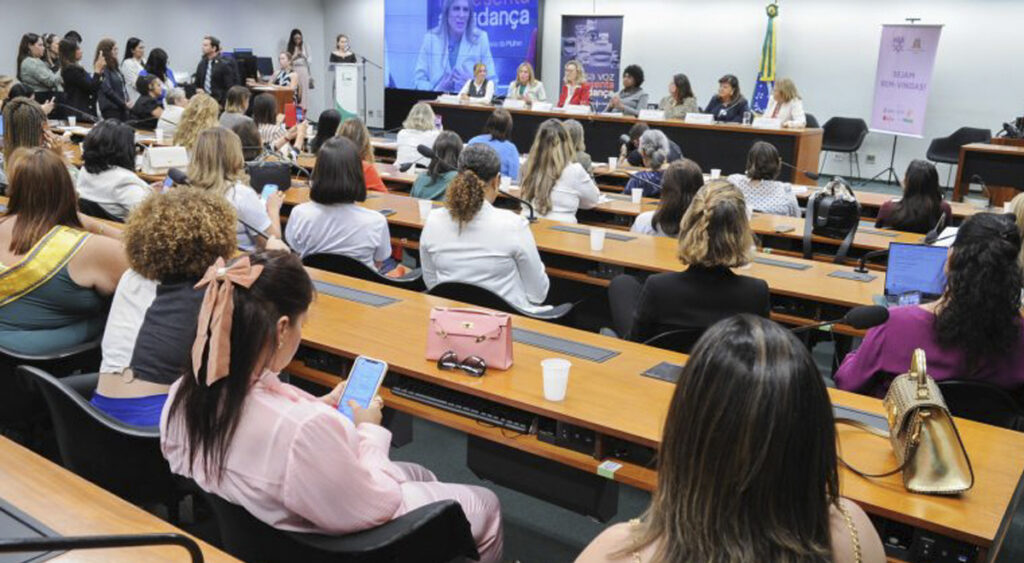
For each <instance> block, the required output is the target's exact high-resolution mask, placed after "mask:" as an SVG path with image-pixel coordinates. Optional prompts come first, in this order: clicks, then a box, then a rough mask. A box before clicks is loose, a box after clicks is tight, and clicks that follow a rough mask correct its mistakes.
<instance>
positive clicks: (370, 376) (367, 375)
mask: <svg viewBox="0 0 1024 563" xmlns="http://www.w3.org/2000/svg"><path fill="white" fill-rule="evenodd" d="M387 373H388V364H387V362H385V361H383V360H375V359H373V358H369V357H366V356H359V357H358V358H356V361H355V363H354V364H352V370H351V371H350V372H349V374H348V383H346V384H345V392H344V393H342V395H341V401H339V402H338V411H339V412H341V414H343V415H345V416H347V417H348V418H349V420H352V407H350V406H349V402H351V401H355V402H356V404H358V405H359V406H360V407H362V408H366V407H368V406H370V401H372V400H373V398H374V397H375V396H376V395H377V391H378V390H379V389H380V384H381V383H382V382H383V381H384V376H385V375H386V374H387Z"/></svg>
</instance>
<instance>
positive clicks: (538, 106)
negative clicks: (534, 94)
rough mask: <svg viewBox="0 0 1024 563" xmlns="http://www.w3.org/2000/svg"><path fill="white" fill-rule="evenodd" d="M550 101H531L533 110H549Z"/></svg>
mask: <svg viewBox="0 0 1024 563" xmlns="http://www.w3.org/2000/svg"><path fill="white" fill-rule="evenodd" d="M551 108H552V105H551V102H533V106H532V107H531V109H533V111H551Z"/></svg>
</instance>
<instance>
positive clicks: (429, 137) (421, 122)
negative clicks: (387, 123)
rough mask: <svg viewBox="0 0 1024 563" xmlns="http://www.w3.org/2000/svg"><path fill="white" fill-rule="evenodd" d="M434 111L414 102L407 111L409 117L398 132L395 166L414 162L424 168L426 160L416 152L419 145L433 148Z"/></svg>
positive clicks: (423, 104)
mask: <svg viewBox="0 0 1024 563" xmlns="http://www.w3.org/2000/svg"><path fill="white" fill-rule="evenodd" d="M434 118H435V116H434V110H433V109H431V107H430V104H428V103H426V102H416V105H414V106H412V109H411V110H409V115H408V116H407V117H406V118H405V121H403V122H402V130H401V131H399V132H398V151H397V154H396V155H395V166H401V165H403V164H405V163H407V162H414V163H416V164H417V165H418V166H420V167H422V168H426V166H427V159H426V158H424V157H423V155H421V154H420V153H419V151H417V150H416V147H418V146H420V145H426V146H428V147H432V146H434V141H436V140H437V136H438V134H440V133H441V132H440V131H439V130H437V129H435V128H434V120H435V119H434Z"/></svg>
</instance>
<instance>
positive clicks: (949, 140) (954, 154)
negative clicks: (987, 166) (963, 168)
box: [925, 127, 992, 186]
mask: <svg viewBox="0 0 1024 563" xmlns="http://www.w3.org/2000/svg"><path fill="white" fill-rule="evenodd" d="M991 140H992V130H991V129H979V128H977V127H961V128H959V129H957V130H956V131H954V132H953V134H952V135H950V136H948V137H937V138H935V139H932V142H931V143H930V144H929V145H928V152H927V153H925V158H927V159H928V160H930V161H932V162H936V163H939V162H941V163H943V164H948V165H949V172H948V173H947V174H946V185H947V186H948V185H951V184H950V181H951V179H952V176H953V167H954V166H956V165H957V164H959V163H960V147H962V146H964V145H967V144H970V143H987V142H989V141H991Z"/></svg>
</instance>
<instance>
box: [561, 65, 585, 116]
mask: <svg viewBox="0 0 1024 563" xmlns="http://www.w3.org/2000/svg"><path fill="white" fill-rule="evenodd" d="M566 103H568V104H570V105H575V106H589V105H590V85H589V84H587V73H586V71H584V70H583V64H582V63H580V62H579V61H577V60H576V59H573V60H571V61H569V62H567V63H565V82H564V84H562V93H561V94H560V95H559V96H558V107H564V106H565V104H566Z"/></svg>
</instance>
